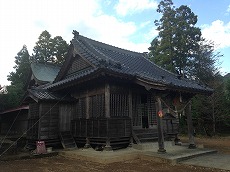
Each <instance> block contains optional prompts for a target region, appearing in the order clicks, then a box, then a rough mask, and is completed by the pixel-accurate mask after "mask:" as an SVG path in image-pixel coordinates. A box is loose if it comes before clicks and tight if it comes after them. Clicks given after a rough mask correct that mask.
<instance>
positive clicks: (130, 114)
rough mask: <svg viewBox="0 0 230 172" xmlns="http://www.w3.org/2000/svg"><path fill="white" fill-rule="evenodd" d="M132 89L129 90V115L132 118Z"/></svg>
mask: <svg viewBox="0 0 230 172" xmlns="http://www.w3.org/2000/svg"><path fill="white" fill-rule="evenodd" d="M132 103H133V102H132V91H131V90H129V117H130V118H131V119H132V118H133V113H132V112H133V104H132Z"/></svg>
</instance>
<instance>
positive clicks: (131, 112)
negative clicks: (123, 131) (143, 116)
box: [129, 89, 133, 147]
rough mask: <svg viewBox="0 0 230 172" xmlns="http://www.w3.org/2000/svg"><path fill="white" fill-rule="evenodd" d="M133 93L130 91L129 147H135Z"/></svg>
mask: <svg viewBox="0 0 230 172" xmlns="http://www.w3.org/2000/svg"><path fill="white" fill-rule="evenodd" d="M132 99H133V98H132V91H131V89H129V117H130V119H131V135H130V140H129V147H132V146H133V101H132Z"/></svg>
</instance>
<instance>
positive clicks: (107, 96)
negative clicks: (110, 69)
mask: <svg viewBox="0 0 230 172" xmlns="http://www.w3.org/2000/svg"><path fill="white" fill-rule="evenodd" d="M105 117H106V118H109V117H110V87H109V84H105Z"/></svg>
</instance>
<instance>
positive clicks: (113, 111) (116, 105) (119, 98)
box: [110, 94, 129, 116]
mask: <svg viewBox="0 0 230 172" xmlns="http://www.w3.org/2000/svg"><path fill="white" fill-rule="evenodd" d="M110 116H129V101H128V94H110Z"/></svg>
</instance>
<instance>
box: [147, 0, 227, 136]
mask: <svg viewBox="0 0 230 172" xmlns="http://www.w3.org/2000/svg"><path fill="white" fill-rule="evenodd" d="M157 12H159V13H160V14H162V17H161V18H160V19H159V20H156V21H155V25H156V26H157V30H158V31H159V34H158V36H157V37H155V38H154V39H153V41H152V42H151V46H150V47H149V50H150V53H149V57H150V59H151V60H152V61H154V62H155V63H156V64H158V65H160V66H161V67H163V68H165V69H167V70H170V71H172V72H174V73H176V74H178V75H181V76H183V77H187V78H191V79H196V80H199V82H202V83H203V84H207V85H208V86H209V87H211V88H214V93H213V95H212V96H210V97H207V96H200V95H199V96H195V97H194V98H193V106H192V107H193V109H192V113H193V117H194V118H196V119H197V120H198V121H199V125H200V127H201V128H210V130H211V131H212V132H213V133H215V129H216V124H220V123H221V124H227V120H226V119H227V118H226V116H227V115H228V113H226V109H227V107H226V100H225V98H224V97H225V96H224V95H225V90H224V84H223V78H222V76H221V75H220V74H219V71H218V70H219V68H218V60H219V58H220V57H221V56H222V55H221V54H220V53H219V52H216V51H215V49H214V43H213V42H211V41H208V40H205V39H204V38H202V35H201V30H200V28H198V27H196V23H197V15H195V14H194V13H193V12H192V11H191V9H190V8H189V7H188V6H185V5H181V6H180V7H178V8H176V7H175V6H174V5H173V2H172V0H162V1H161V2H160V3H159V5H158V9H157ZM206 125H208V126H209V127H206ZM205 131H206V134H207V129H205Z"/></svg>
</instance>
